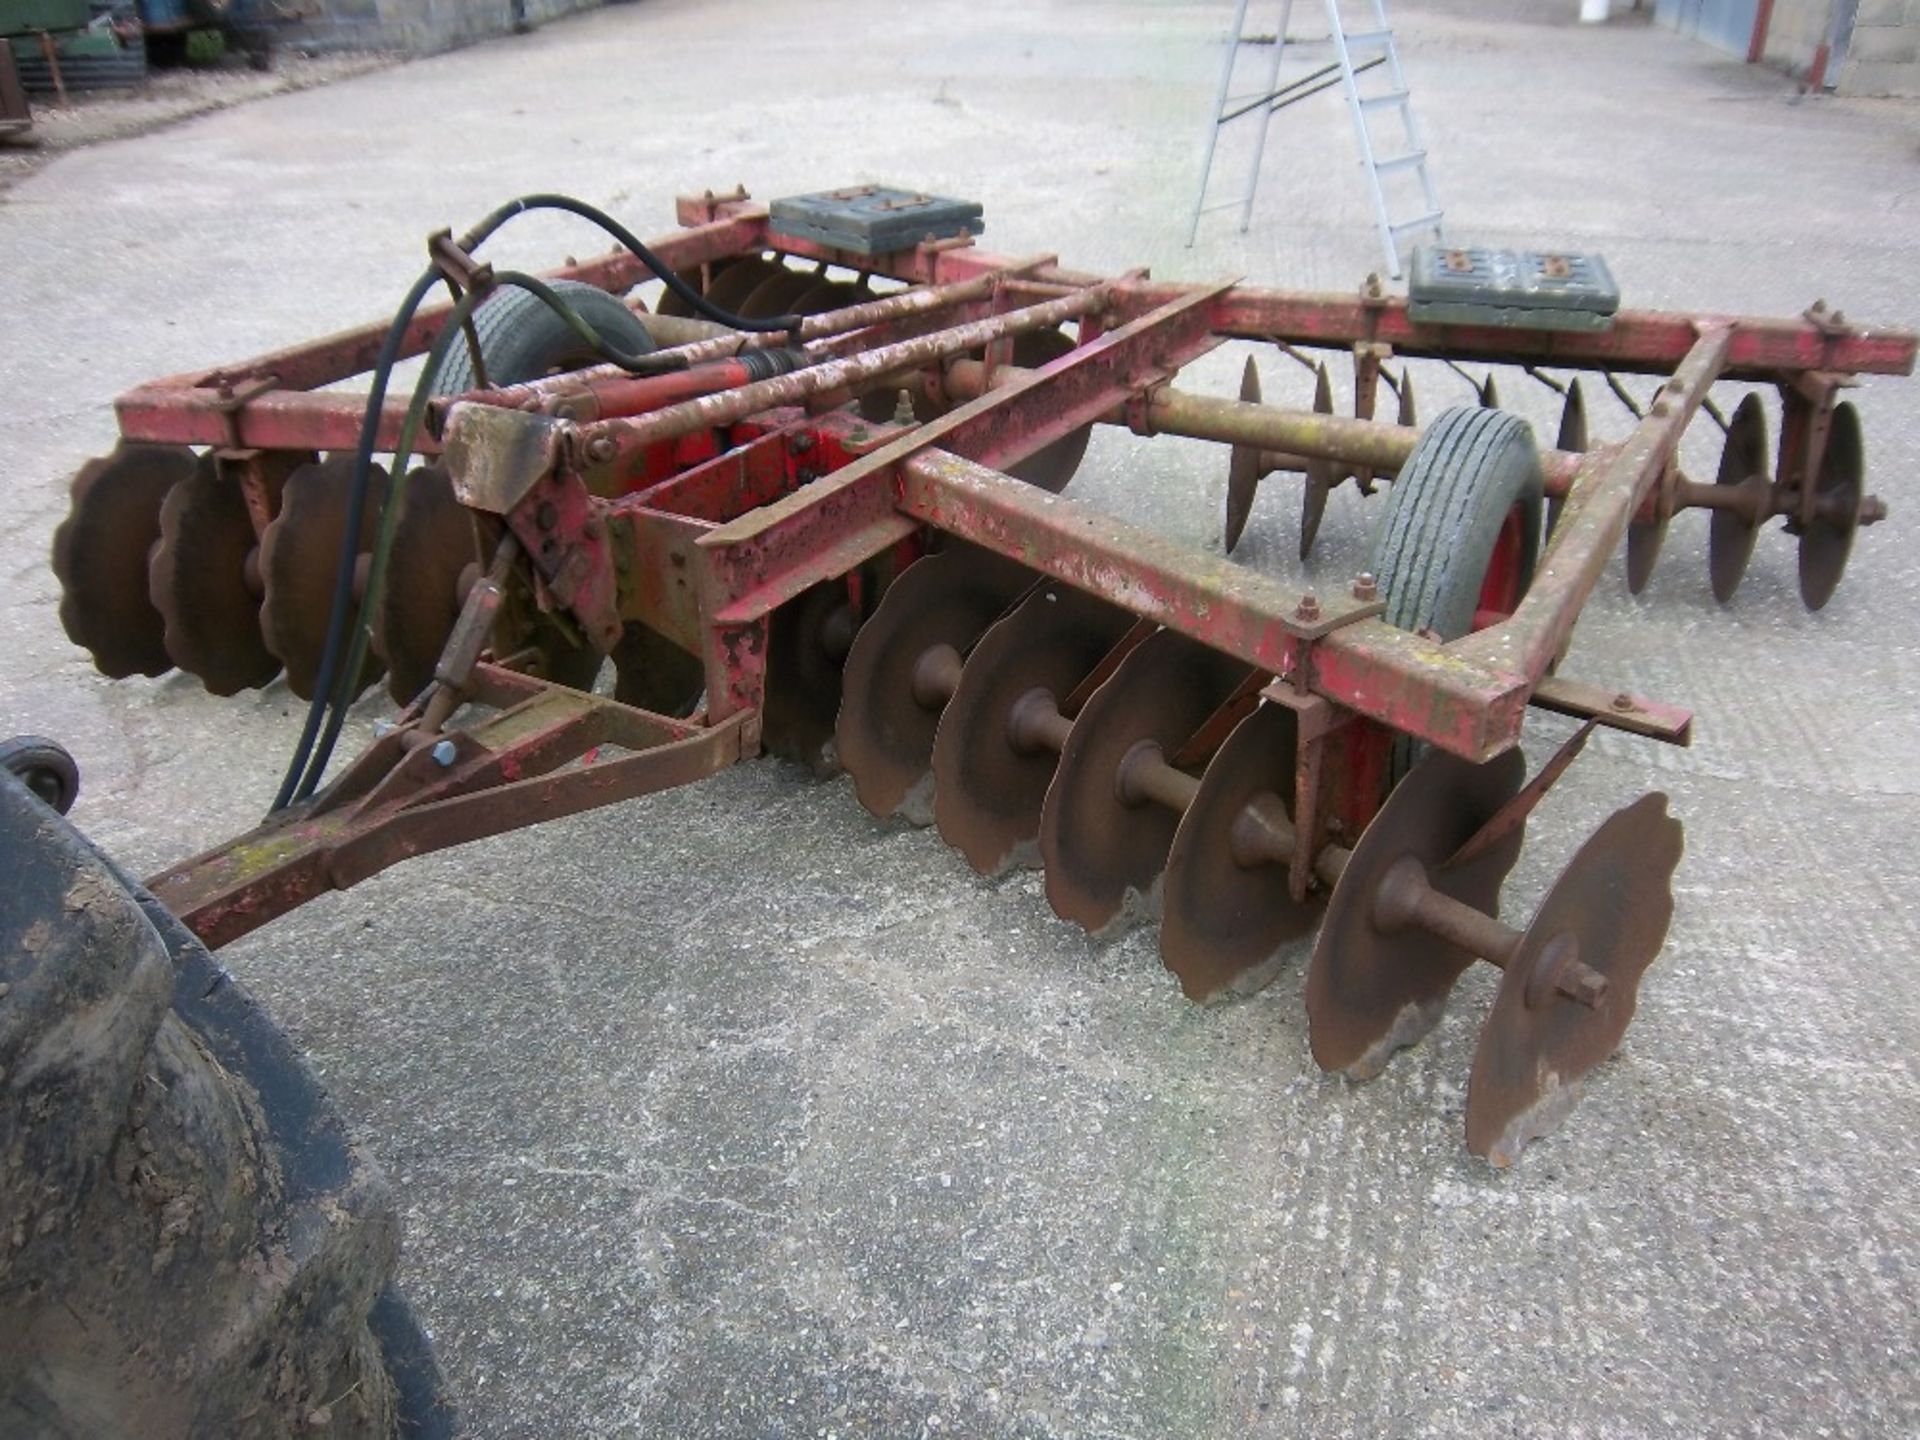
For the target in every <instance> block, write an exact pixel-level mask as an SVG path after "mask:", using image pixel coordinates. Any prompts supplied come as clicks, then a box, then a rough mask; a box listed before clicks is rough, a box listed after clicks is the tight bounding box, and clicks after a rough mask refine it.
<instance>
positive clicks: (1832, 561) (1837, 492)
mask: <svg viewBox="0 0 1920 1440" xmlns="http://www.w3.org/2000/svg"><path fill="white" fill-rule="evenodd" d="M1865 482H1866V448H1865V443H1864V441H1863V440H1862V438H1861V435H1860V412H1859V411H1858V410H1856V409H1855V408H1854V406H1853V402H1852V401H1851V400H1843V401H1841V402H1840V403H1839V404H1838V405H1836V406H1834V407H1833V425H1832V427H1831V428H1830V429H1829V430H1828V431H1827V448H1826V451H1825V453H1823V454H1822V455H1821V457H1820V474H1819V478H1818V479H1817V480H1815V481H1814V492H1815V496H1816V500H1815V506H1814V512H1813V519H1812V520H1811V521H1809V522H1807V524H1806V525H1805V527H1804V528H1802V530H1801V532H1800V600H1801V603H1802V604H1804V605H1805V606H1806V607H1807V609H1809V610H1818V609H1820V608H1821V607H1822V606H1824V605H1825V604H1826V603H1827V602H1828V601H1829V600H1831V599H1832V598H1833V592H1834V591H1835V590H1837V589H1839V588H1840V577H1841V576H1842V575H1844V574H1846V573H1847V557H1848V556H1849V555H1851V554H1852V553H1853V536H1854V532H1855V531H1856V530H1858V529H1859V528H1860V497H1861V495H1862V493H1863V489H1864V486H1865Z"/></svg>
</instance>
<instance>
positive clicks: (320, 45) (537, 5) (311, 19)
mask: <svg viewBox="0 0 1920 1440" xmlns="http://www.w3.org/2000/svg"><path fill="white" fill-rule="evenodd" d="M602 3H603V0H308V3H307V4H305V5H303V6H302V7H301V8H302V9H304V10H306V11H307V12H308V13H307V15H306V17H305V18H304V19H301V20H299V21H296V22H294V23H292V24H290V25H287V26H286V27H284V29H283V30H282V31H281V32H280V33H281V40H280V43H282V44H285V45H288V46H295V47H299V48H302V49H309V50H397V51H402V52H405V53H408V54H415V55H425V54H431V53H432V52H433V51H436V50H450V49H452V48H453V47H454V46H456V45H466V44H470V43H472V42H473V41H475V40H485V39H488V38H490V37H492V36H495V35H506V34H510V33H512V32H513V31H514V30H516V29H523V28H525V27H527V26H529V25H538V24H540V23H542V22H543V21H547V20H552V19H555V18H557V17H558V16H561V15H566V14H570V13H572V12H573V11H576V10H589V9H593V8H596V7H598V6H599V5H600V4H602ZM288 8H292V7H288Z"/></svg>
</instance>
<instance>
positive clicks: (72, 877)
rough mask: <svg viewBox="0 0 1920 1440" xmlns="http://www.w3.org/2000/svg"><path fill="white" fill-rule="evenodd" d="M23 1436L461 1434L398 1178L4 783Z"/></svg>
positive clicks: (260, 1023)
mask: <svg viewBox="0 0 1920 1440" xmlns="http://www.w3.org/2000/svg"><path fill="white" fill-rule="evenodd" d="M0 868H4V871H5V873H6V875H7V877H8V883H7V885H6V887H5V888H4V890H3V891H0V1218H3V1220H4V1225H0V1334H4V1335H5V1336H6V1337H7V1343H6V1344H5V1345H4V1346H0V1435H6V1436H34V1437H60V1440H68V1437H75V1440H77V1437H82V1436H88V1437H92V1436H134V1435H138V1436H141V1437H143V1440H173V1437H183V1440H184V1437H202V1436H205V1437H214V1436H240V1435H246V1436H263V1437H265V1436H273V1437H278V1436H296V1435H297V1436H302V1437H319V1436H326V1437H338V1440H345V1437H355V1440H358V1437H372V1436H380V1437H388V1436H421V1437H430V1436H440V1435H448V1434H451V1433H453V1423H454V1422H453V1417H452V1412H451V1410H450V1409H449V1408H448V1407H447V1405H446V1404H445V1402H444V1401H443V1399H442V1398H441V1389H440V1380H439V1376H438V1372H437V1370H436V1368H435V1366H434V1362H433V1357H432V1352H431V1349H430V1347H429V1346H428V1344H427V1342H426V1340H425V1338H424V1336H423V1335H422V1334H421V1333H420V1330H419V1328H418V1326H417V1325H416V1324H415V1323H414V1321H413V1319H412V1317H411V1316H410V1314H409V1313H408V1311H407V1308H406V1306H405V1304H404V1303H403V1302H402V1301H401V1300H400V1299H399V1298H398V1296H397V1295H396V1294H395V1293H394V1291H393V1290H392V1288H391V1284H390V1282H391V1278H392V1274H393V1265H394V1260H395V1256H396V1254H397V1252H398V1248H399V1225H398V1221H397V1218H396V1214H395V1208H394V1200H393V1196H392V1194H391V1192H390V1191H389V1189H388V1187H387V1184H386V1181H385V1180H384V1179H383V1178H382V1177H381V1176H380V1174H379V1173H378V1172H377V1171H376V1170H374V1169H373V1167H372V1166H371V1165H370V1164H369V1163H368V1161H367V1159H366V1157H365V1156H364V1154H363V1153H362V1152H361V1151H360V1150H358V1149H357V1148H356V1147H355V1146H354V1145H353V1143H352V1142H351V1140H350V1138H349V1137H348V1136H347V1134H346V1132H345V1130H344V1128H343V1127H342V1124H341V1121H340V1118H339V1116H338V1115H337V1114H336V1113H335V1112H334V1110H333V1109H332V1107H331V1105H330V1104H329V1102H328V1099H327V1096H326V1093H325V1091H323V1090H322V1089H321V1088H320V1086H319V1085H318V1083H317V1082H316V1081H315V1080H314V1077H313V1075H312V1074H311V1072H309V1071H308V1070H307V1068H306V1067H305V1065H303V1064H302V1063H301V1061H300V1059H299V1057H298V1056H297V1055H296V1054H295V1052H294V1050H293V1047H292V1046H291V1044H290V1043H289V1042H288V1040H287V1038H286V1036H285V1035H283V1034H282V1033H281V1032H280V1031H279V1030H278V1029H277V1028H275V1026H274V1025H273V1024H272V1023H271V1022H270V1021H269V1020H268V1019H267V1018H266V1017H265V1016H264V1015H263V1014H262V1012H261V1011H260V1009H259V1007H258V1006H256V1005H255V1004H254V1003H253V1001H252V1000H251V998H249V996H248V995H247V994H246V992H245V991H244V990H242V989H241V988H240V986H239V985H237V984H236V983H234V981H233V980H232V978H231V977H230V976H228V975H227V974H226V973H225V972H224V971H223V970H221V969H220V968H219V967H218V966H217V965H216V964H215V963H214V961H213V959H212V957H211V956H210V955H209V954H208V953H207V951H206V950H205V948H204V947H202V946H201V945H200V943H199V942H198V941H197V940H195V939H194V937H193V936H192V935H191V934H189V933H188V932H187V931H186V929H185V928H184V927H182V926H181V925H180V924H179V923H178V922H177V921H176V920H174V918H173V917H172V916H171V915H169V914H168V913H167V911H166V910H165V909H164V908H162V907H161V906H160V905H159V903H158V902H157V901H155V900H154V899H153V898H152V897H151V896H149V895H147V894H146V893H145V892H144V891H142V890H140V889H138V888H137V887H136V886H134V885H133V884H132V883H131V882H129V881H128V880H127V879H126V878H125V877H124V876H123V875H121V874H120V873H119V871H118V870H116V869H115V868H114V867H113V865H112V864H111V863H110V862H108V861H107V860H106V859H105V858H104V857H102V856H101V855H99V854H98V853H97V852H95V851H94V850H93V849H92V847H91V846H89V845H88V844H87V842H86V841H85V840H84V839H83V838H82V837H81V836H80V834H79V833H78V832H77V831H76V830H74V829H73V828H72V827H71V826H70V825H68V824H67V822H66V821H65V820H64V819H63V818H61V816H60V815H58V814H57V813H56V812H55V811H54V810H52V809H50V808H48V806H46V805H45V804H43V803H42V802H41V801H40V800H39V799H38V798H37V797H36V796H35V795H34V793H33V792H32V791H30V790H29V789H28V788H27V786H26V785H25V784H24V783H23V782H22V781H21V780H19V779H17V778H16V777H14V776H13V775H12V774H10V773H4V772H0Z"/></svg>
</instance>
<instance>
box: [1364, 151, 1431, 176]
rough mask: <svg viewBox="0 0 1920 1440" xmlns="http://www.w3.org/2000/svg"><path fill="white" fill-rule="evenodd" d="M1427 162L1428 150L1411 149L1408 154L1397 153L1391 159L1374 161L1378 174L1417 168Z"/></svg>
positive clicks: (1389, 173)
mask: <svg viewBox="0 0 1920 1440" xmlns="http://www.w3.org/2000/svg"><path fill="white" fill-rule="evenodd" d="M1426 163H1427V152H1426V151H1424V150H1409V151H1408V152H1407V153H1406V154H1404V155H1395V156H1394V157H1392V158H1391V159H1389V160H1376V161H1374V162H1373V169H1374V173H1375V174H1377V175H1392V174H1394V173H1396V172H1397V171H1401V170H1417V169H1419V168H1420V167H1421V166H1422V165H1424V164H1426Z"/></svg>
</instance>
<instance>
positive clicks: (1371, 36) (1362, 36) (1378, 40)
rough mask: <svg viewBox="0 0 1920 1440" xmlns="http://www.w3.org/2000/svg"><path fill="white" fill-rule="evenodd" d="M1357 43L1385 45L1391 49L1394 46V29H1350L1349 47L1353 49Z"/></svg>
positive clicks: (1348, 36) (1348, 34)
mask: <svg viewBox="0 0 1920 1440" xmlns="http://www.w3.org/2000/svg"><path fill="white" fill-rule="evenodd" d="M1356 45H1362V46H1366V45H1384V46H1386V47H1387V48H1388V49H1391V48H1392V47H1393V31H1391V30H1349V31H1348V32H1347V48H1348V49H1349V50H1351V49H1353V47H1354V46H1356Z"/></svg>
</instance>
